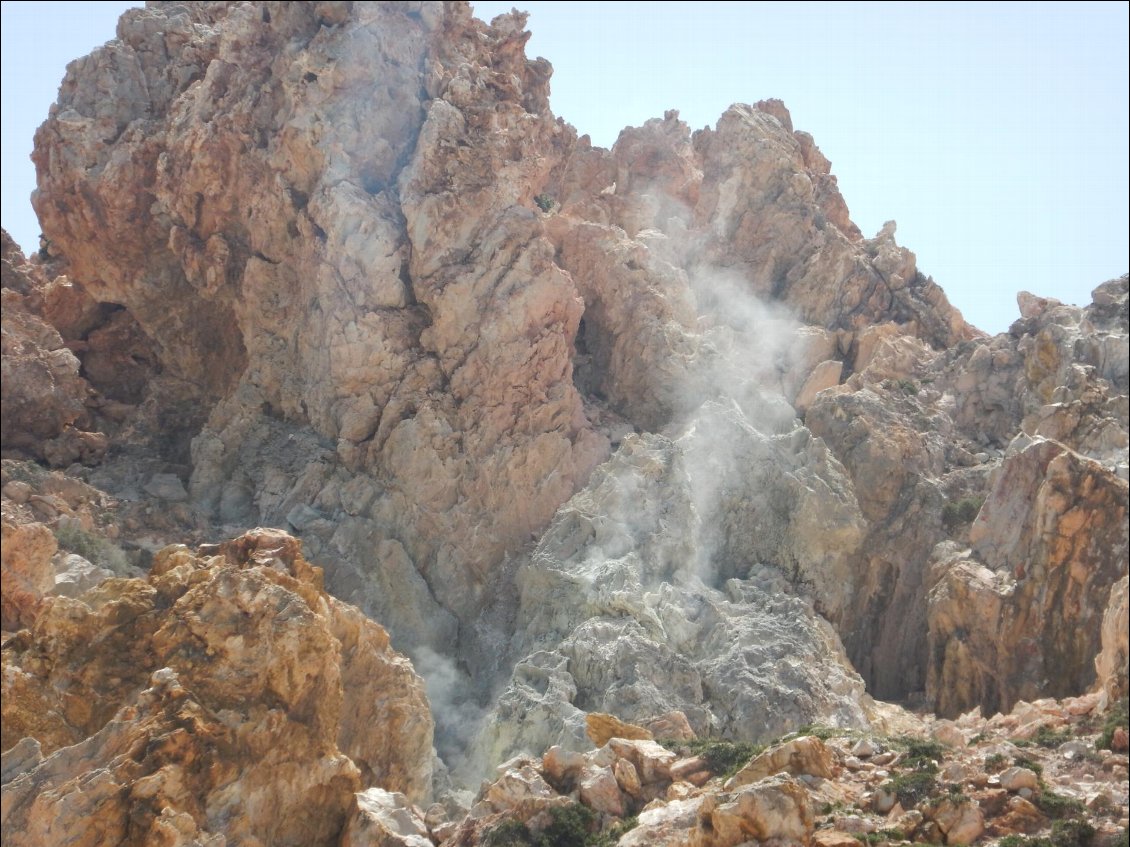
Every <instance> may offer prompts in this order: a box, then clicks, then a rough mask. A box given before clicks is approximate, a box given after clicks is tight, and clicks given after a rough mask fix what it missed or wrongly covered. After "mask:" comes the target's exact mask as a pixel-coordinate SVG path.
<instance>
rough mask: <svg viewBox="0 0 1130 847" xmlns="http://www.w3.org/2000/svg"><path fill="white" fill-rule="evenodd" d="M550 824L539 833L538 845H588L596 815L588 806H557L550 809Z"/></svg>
mask: <svg viewBox="0 0 1130 847" xmlns="http://www.w3.org/2000/svg"><path fill="white" fill-rule="evenodd" d="M549 816H550V818H552V821H551V822H550V824H549V826H547V827H546V828H545V829H543V830H542V831H541V832H540V833H538V838H537V841H535V842H534V843H535V844H536V845H537V847H586V845H588V844H589V836H590V835H591V834H592V833H591V832H590V830H591V829H592V826H593V821H595V820H596V815H595V814H593V811H592V810H591V809H590V808H588V807H587V806H582V805H580V804H579V803H574V804H573V805H572V806H556V807H554V808H552V809H550V810H549Z"/></svg>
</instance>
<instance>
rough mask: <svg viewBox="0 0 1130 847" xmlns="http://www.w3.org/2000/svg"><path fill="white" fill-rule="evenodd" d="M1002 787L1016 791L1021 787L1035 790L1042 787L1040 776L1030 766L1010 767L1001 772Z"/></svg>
mask: <svg viewBox="0 0 1130 847" xmlns="http://www.w3.org/2000/svg"><path fill="white" fill-rule="evenodd" d="M999 778H1000V783H1001V788H1003V789H1005V790H1006V791H1011V792H1013V793H1016V792H1017V791H1019V790H1020V789H1021V788H1029V789H1033V790H1035V789H1036V788H1039V787H1040V778H1039V776H1037V775H1036V772H1035V771H1031V770H1029V769H1028V768H1018V767H1013V768H1008V769H1007V770H1005V771H1002V772H1001V773H1000V776H999Z"/></svg>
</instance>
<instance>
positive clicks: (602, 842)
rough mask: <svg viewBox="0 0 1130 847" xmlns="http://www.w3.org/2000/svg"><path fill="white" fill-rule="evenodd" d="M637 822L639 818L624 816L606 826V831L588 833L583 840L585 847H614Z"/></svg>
mask: <svg viewBox="0 0 1130 847" xmlns="http://www.w3.org/2000/svg"><path fill="white" fill-rule="evenodd" d="M638 824H639V818H635V817H631V818H624V820H622V821H620V822H619V823H615V824H613V825H612V826H610V827H609V828H608V831H607V832H599V833H597V834H596V835H590V836H589V837H588V839H587V840H586V841H585V847H616V845H617V844H618V843H619V842H620V839H621V838H623V837H624V836H625V835H627V834H628V833H629V832H631V831H632V830H633V829H635V828H636V826H637V825H638Z"/></svg>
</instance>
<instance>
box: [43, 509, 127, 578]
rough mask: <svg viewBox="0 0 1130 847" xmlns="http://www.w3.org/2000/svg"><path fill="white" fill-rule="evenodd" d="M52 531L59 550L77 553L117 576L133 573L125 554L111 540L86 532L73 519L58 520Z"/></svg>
mask: <svg viewBox="0 0 1130 847" xmlns="http://www.w3.org/2000/svg"><path fill="white" fill-rule="evenodd" d="M54 533H55V540H56V541H57V542H59V548H60V549H61V550H65V551H66V552H68V553H77V554H78V555H79V556H82V557H83V558H84V559H86V560H87V561H88V562H90V563H91V564H92V565H97V566H98V567H100V568H106V569H107V570H110V571H113V572H114V574H116V575H117V576H130V575H132V574H133V567H132V566H131V565H130V562H129V559H128V558H127V557H126V554H125V553H124V552H123V551H122V549H121V548H120V547H118V545H116V544H114V543H113V542H112V541H109V540H108V539H106V538H103V537H102V536H100V535H95V534H94V533H92V532H87V531H86V530H85V529H83V528H82V527H81V526H79V525H78V524H77V523H75V522H73V521H60V523H59V525H58V526H57V527H55V529H54Z"/></svg>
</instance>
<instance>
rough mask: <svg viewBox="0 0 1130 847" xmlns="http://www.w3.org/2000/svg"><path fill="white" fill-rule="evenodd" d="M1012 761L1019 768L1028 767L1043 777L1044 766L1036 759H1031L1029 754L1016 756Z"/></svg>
mask: <svg viewBox="0 0 1130 847" xmlns="http://www.w3.org/2000/svg"><path fill="white" fill-rule="evenodd" d="M1012 763H1013V764H1014V765H1016V766H1017V767H1018V768H1027V769H1028V770H1030V771H1032V773H1034V774H1035V775H1036V776H1040V777H1042V776H1043V774H1044V766H1043V765H1041V764H1040V763H1039V762H1037V761H1036V760H1035V759H1029V758H1028V757H1027V756H1014V757H1013V759H1012Z"/></svg>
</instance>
